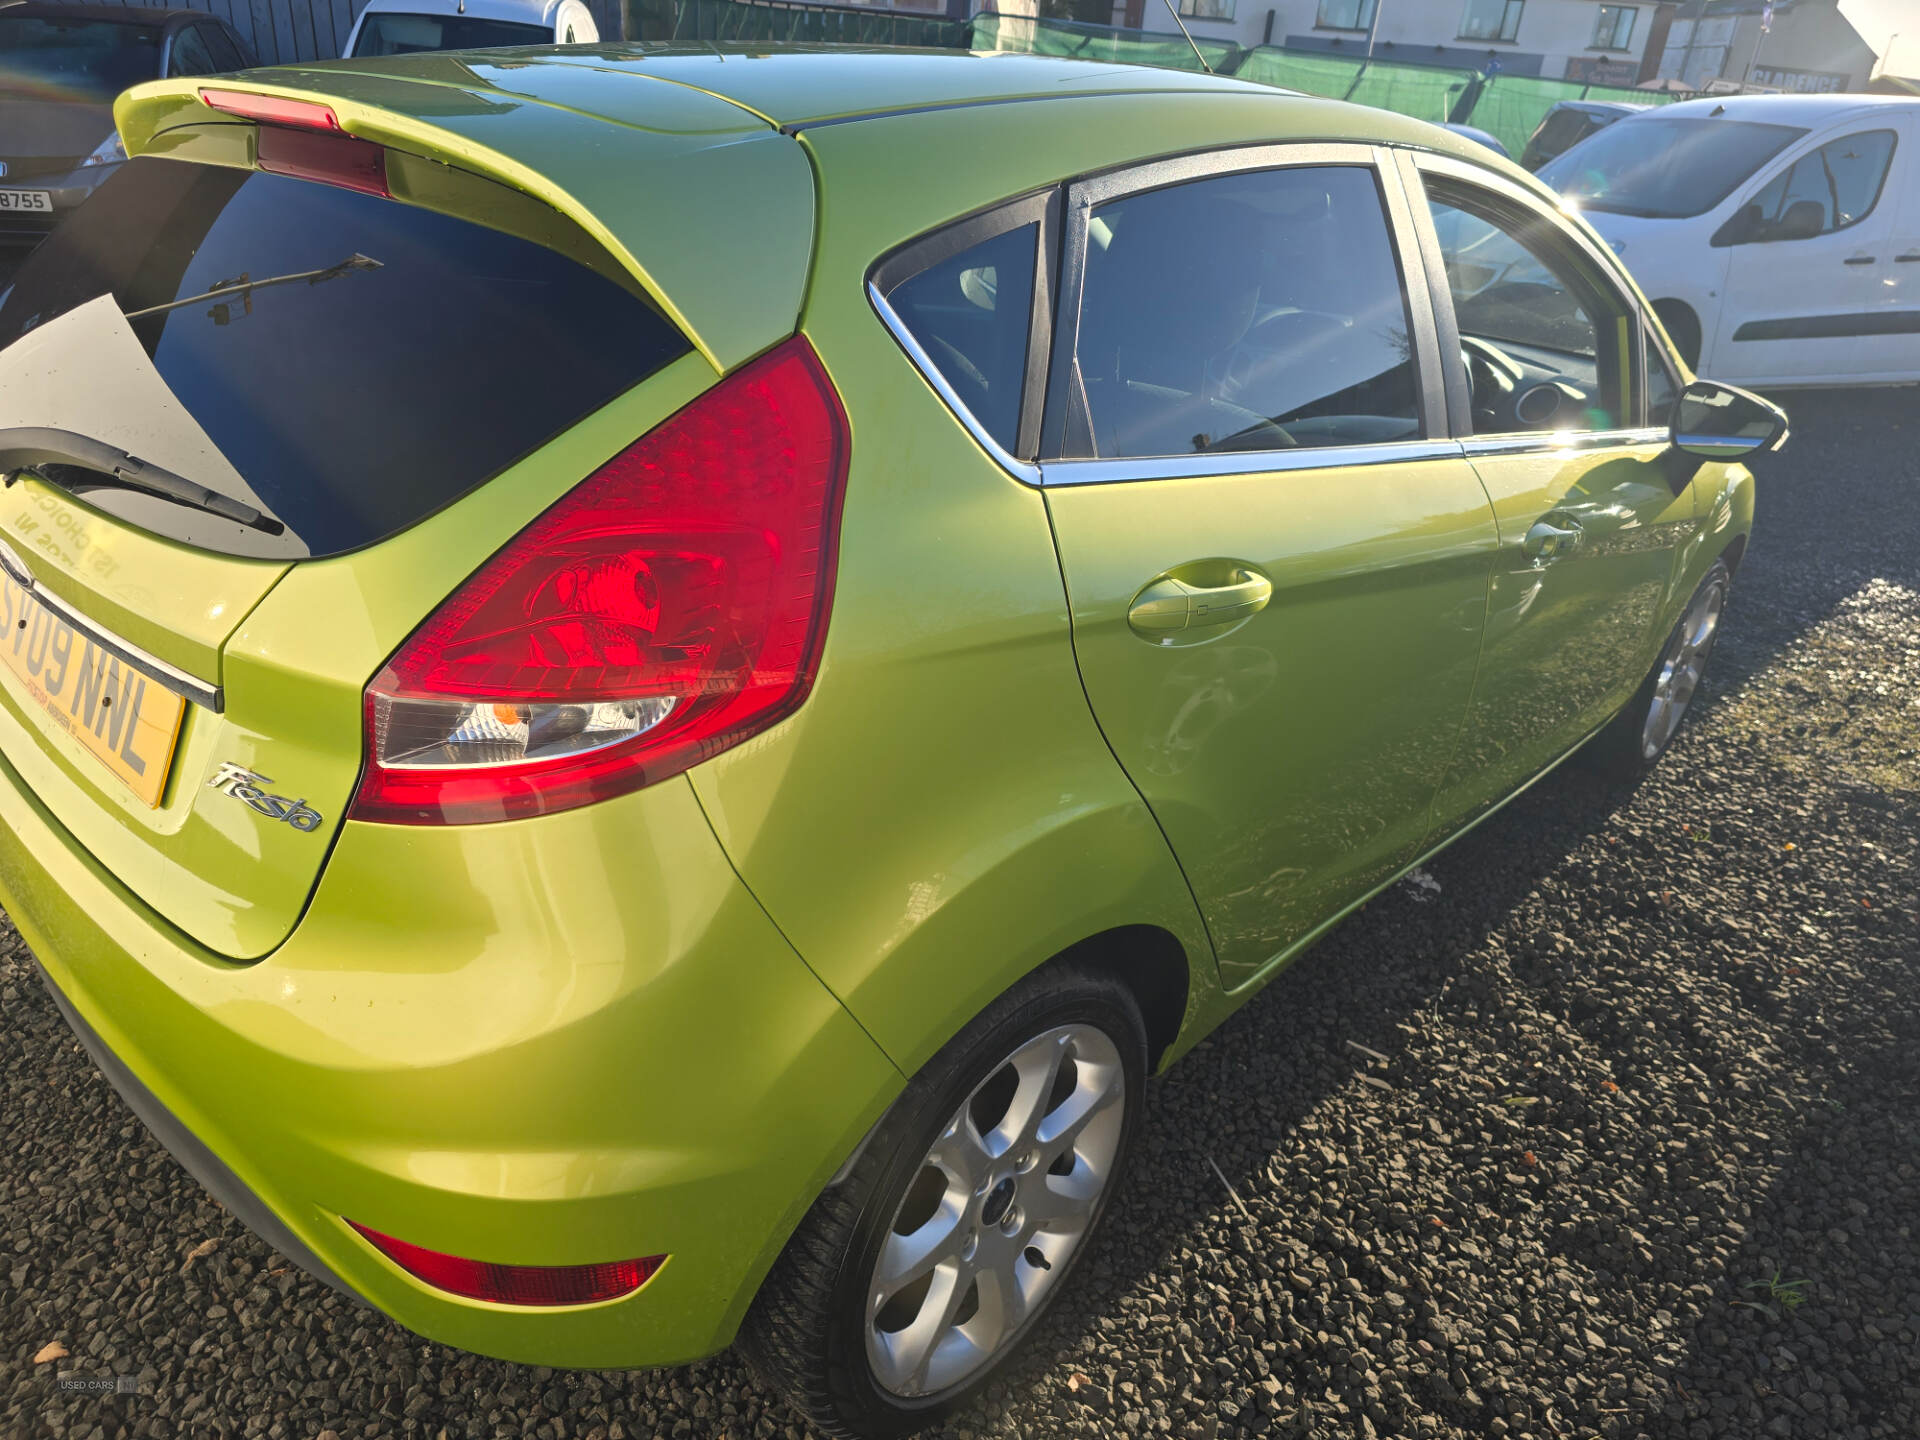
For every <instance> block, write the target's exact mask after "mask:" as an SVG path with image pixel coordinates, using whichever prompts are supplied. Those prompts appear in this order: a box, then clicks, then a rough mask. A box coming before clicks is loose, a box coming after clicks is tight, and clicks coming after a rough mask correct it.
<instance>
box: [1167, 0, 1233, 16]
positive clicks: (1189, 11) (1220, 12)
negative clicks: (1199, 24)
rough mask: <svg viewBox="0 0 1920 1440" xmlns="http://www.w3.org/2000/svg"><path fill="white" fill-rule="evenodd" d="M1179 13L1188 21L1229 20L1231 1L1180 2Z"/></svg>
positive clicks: (1231, 11) (1231, 9)
mask: <svg viewBox="0 0 1920 1440" xmlns="http://www.w3.org/2000/svg"><path fill="white" fill-rule="evenodd" d="M1180 13H1181V14H1182V15H1184V16H1186V17H1187V18H1188V19H1189V20H1231V19H1233V0H1180Z"/></svg>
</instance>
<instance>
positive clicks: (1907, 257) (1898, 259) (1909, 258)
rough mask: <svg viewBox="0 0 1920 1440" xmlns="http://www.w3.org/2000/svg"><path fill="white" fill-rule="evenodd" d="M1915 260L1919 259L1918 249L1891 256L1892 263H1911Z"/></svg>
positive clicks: (1919, 252)
mask: <svg viewBox="0 0 1920 1440" xmlns="http://www.w3.org/2000/svg"><path fill="white" fill-rule="evenodd" d="M1916 260H1920V250H1909V251H1908V252H1907V253H1906V254H1904V255H1896V256H1894V257H1893V263H1894V264H1896V265H1911V264H1913V263H1914V262H1915V261H1916Z"/></svg>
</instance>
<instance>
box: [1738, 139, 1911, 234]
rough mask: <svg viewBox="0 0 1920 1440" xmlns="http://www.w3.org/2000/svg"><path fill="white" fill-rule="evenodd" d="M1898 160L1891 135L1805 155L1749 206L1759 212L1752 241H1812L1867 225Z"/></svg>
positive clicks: (1841, 142) (1844, 142) (1837, 144)
mask: <svg viewBox="0 0 1920 1440" xmlns="http://www.w3.org/2000/svg"><path fill="white" fill-rule="evenodd" d="M1892 159H1893V131H1891V130H1868V131H1865V132H1864V133H1862V134H1859V135H1848V136H1846V137H1845V138H1844V139H1840V140H1835V141H1832V142H1830V143H1828V144H1826V145H1822V146H1821V147H1820V148H1819V149H1818V150H1815V151H1812V152H1811V153H1809V154H1806V155H1802V156H1801V157H1800V158H1799V159H1798V160H1796V161H1794V162H1793V164H1792V165H1790V166H1789V167H1788V168H1787V169H1785V170H1783V171H1782V172H1781V173H1780V174H1779V175H1777V176H1775V177H1774V179H1773V180H1772V181H1771V182H1770V183H1769V184H1768V185H1767V186H1766V187H1765V188H1764V189H1762V190H1761V191H1760V193H1759V194H1758V195H1756V196H1754V197H1753V199H1752V200H1751V201H1750V202H1749V204H1750V206H1751V207H1752V208H1754V209H1756V210H1757V211H1758V212H1759V213H1758V214H1757V215H1756V217H1755V221H1754V228H1753V229H1752V230H1751V231H1750V232H1748V236H1749V238H1750V239H1752V240H1757V241H1767V240H1786V239H1796V240H1797V239H1806V238H1808V237H1809V236H1811V235H1817V234H1824V233H1826V232H1827V231H1829V230H1844V229H1846V228H1847V226H1849V225H1852V224H1855V223H1857V222H1858V221H1861V220H1864V219H1866V217H1867V213H1868V212H1869V211H1871V210H1872V209H1873V207H1874V206H1875V204H1877V203H1878V202H1879V199H1880V187H1881V185H1882V184H1883V183H1884V182H1885V181H1886V178H1887V166H1888V164H1889V163H1890V162H1891V161H1892ZM1789 215H1791V217H1792V218H1791V219H1789V218H1788V217H1789ZM1816 216H1817V217H1818V220H1819V224H1818V226H1817V227H1816V226H1815V224H1814V219H1815V217H1816Z"/></svg>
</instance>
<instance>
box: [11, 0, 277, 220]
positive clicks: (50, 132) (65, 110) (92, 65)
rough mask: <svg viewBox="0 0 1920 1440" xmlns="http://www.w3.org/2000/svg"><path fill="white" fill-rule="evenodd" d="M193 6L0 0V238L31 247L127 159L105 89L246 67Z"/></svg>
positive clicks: (217, 26) (224, 32)
mask: <svg viewBox="0 0 1920 1440" xmlns="http://www.w3.org/2000/svg"><path fill="white" fill-rule="evenodd" d="M253 63H254V62H253V56H252V54H251V53H250V52H249V51H248V49H247V44H246V42H245V41H244V40H242V39H241V38H240V36H239V35H238V34H237V33H236V32H235V31H234V29H233V27H232V26H231V25H229V24H227V22H226V21H224V20H221V19H218V18H217V17H215V16H212V15H209V14H207V13H205V12H204V11H200V10H146V9H135V8H132V7H128V6H120V5H60V4H37V3H27V4H15V5H7V4H0V245H8V244H11V245H20V244H25V245H33V244H36V243H38V242H39V240H40V239H41V237H42V236H44V235H45V234H46V233H47V232H48V231H49V230H51V229H53V227H54V226H55V225H56V224H58V223H59V222H60V219H61V217H63V216H64V215H65V214H66V213H67V212H68V211H69V210H71V209H73V207H74V206H76V205H78V204H79V203H80V202H81V201H82V200H84V199H86V198H87V196H89V195H91V194H92V193H93V190H94V187H95V186H97V185H98V184H99V183H100V182H101V181H102V180H104V179H106V178H107V176H109V175H111V174H113V172H114V171H115V170H116V169H117V168H118V167H119V165H120V163H121V162H122V161H123V160H125V159H126V158H127V152H126V151H125V150H123V149H122V148H121V146H120V137H119V135H118V134H117V133H116V132H115V130H114V128H113V97H114V96H116V95H118V94H119V93H120V92H121V91H122V90H125V89H126V88H127V87H128V86H129V85H137V84H139V83H140V82H141V81H142V80H157V79H160V78H161V77H163V76H167V75H211V74H214V73H216V72H218V71H222V70H241V69H245V68H246V67H247V66H249V65H252V64H253Z"/></svg>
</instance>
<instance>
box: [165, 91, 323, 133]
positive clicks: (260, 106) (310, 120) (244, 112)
mask: <svg viewBox="0 0 1920 1440" xmlns="http://www.w3.org/2000/svg"><path fill="white" fill-rule="evenodd" d="M200 103H201V104H203V105H205V106H207V107H208V108H210V109H213V110H224V111H226V112H227V113H228V114H229V115H238V116H241V117H242V118H243V119H247V120H257V121H259V122H260V123H261V124H262V125H292V126H296V127H297V128H299V129H302V130H332V131H337V130H339V128H340V117H339V116H337V115H335V114H334V113H333V107H332V106H331V105H322V104H321V103H320V102H319V101H317V100H289V99H288V98H287V97H286V96H284V95H256V94H255V93H254V92H253V91H251V90H220V89H216V88H214V87H212V86H207V85H203V86H201V87H200Z"/></svg>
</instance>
